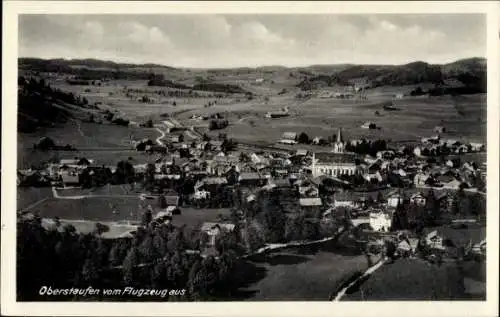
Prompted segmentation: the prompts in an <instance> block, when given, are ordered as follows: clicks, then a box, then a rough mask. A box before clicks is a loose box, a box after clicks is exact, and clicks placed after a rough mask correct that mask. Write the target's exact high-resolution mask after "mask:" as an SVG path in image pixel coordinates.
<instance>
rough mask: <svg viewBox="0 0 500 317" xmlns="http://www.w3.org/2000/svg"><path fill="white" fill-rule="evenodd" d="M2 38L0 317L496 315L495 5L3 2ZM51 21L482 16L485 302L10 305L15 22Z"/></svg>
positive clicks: (499, 18) (499, 98) (498, 98)
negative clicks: (29, 18)
mask: <svg viewBox="0 0 500 317" xmlns="http://www.w3.org/2000/svg"><path fill="white" fill-rule="evenodd" d="M3 9H4V10H3V34H2V48H3V60H2V66H3V67H2V79H3V80H2V83H3V85H2V105H3V107H2V110H3V113H2V154H3V155H2V166H3V169H2V183H1V184H2V218H1V219H2V236H1V237H2V239H1V240H2V241H1V245H2V249H1V258H2V262H1V264H2V266H1V269H2V271H1V272H2V275H1V296H2V297H1V305H0V307H1V314H2V315H36V316H53V315H63V316H64V315H69V314H72V315H75V316H84V315H99V316H120V315H124V316H144V315H150V316H252V317H254V316H257V315H258V316H287V317H292V316H301V317H302V316H304V314H306V315H307V316H331V315H339V316H365V315H368V314H369V315H381V316H400V315H404V316H407V317H410V316H419V317H420V316H496V315H497V314H498V244H497V242H498V223H499V218H498V212H499V197H500V196H499V191H498V183H499V170H498V166H499V163H500V160H499V142H500V141H499V136H500V134H499V125H500V119H499V105H500V94H499V92H498V89H499V87H500V84H499V83H500V81H499V70H500V65H499V59H500V51H499V42H500V39H499V34H500V33H499V30H500V25H499V24H500V23H499V22H500V15H499V12H500V4H499V3H497V2H495V1H482V2H480V1H478V2H472V1H471V2H461V1H460V2H456V1H455V2H452V1H450V2H448V1H447V2H437V1H432V2H430V1H429V2H405V3H402V2H392V1H391V2H371V1H370V2H354V3H352V2H351V3H350V2H315V3H312V2H250V1H249V2H146V1H135V2H123V3H116V2H104V1H103V2H100V1H99V2H97V1H87V2H72V1H67V2H62V1H6V2H4V6H3ZM21 13H52V14H54V13H59V14H91V13H93V14H105V13H114V14H158V13H163V14H164V13H196V14H210V13H211V14H215V13H226V14H228V13H233V14H250V13H261V14H264V13H266V14H270V13H273V14H276V13H284V14H304V13H310V14H319V13H322V14H326V13H336V14H339V13H486V14H487V21H488V24H487V25H488V28H487V37H488V45H487V47H488V55H487V57H488V98H487V100H488V128H487V133H488V135H487V140H488V142H487V144H488V154H487V164H488V176H487V178H488V179H487V183H488V201H487V205H488V224H487V239H488V241H489V247H488V251H487V252H488V254H487V257H488V268H487V278H488V285H487V291H488V293H487V294H488V295H487V301H486V302H363V303H360V302H357V303H356V302H337V303H330V302H265V303H264V302H226V303H206V302H204V303H147V304H146V303H36V304H35V303H16V302H15V245H16V244H15V221H16V219H15V218H16V214H15V208H14V206H15V204H16V186H15V181H14V180H15V178H16V166H15V164H16V163H15V162H16V161H17V159H16V156H17V142H16V126H17V115H16V111H17V110H16V106H15V105H16V104H17V103H16V101H17V100H16V98H17V95H16V91H17V88H16V85H17V56H18V55H17V45H18V44H17V27H18V26H17V16H18V14H21Z"/></svg>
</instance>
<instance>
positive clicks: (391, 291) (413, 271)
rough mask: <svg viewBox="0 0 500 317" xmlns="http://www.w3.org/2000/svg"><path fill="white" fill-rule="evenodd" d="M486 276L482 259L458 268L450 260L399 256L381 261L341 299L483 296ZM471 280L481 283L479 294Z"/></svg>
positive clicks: (467, 298)
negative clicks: (435, 262) (437, 261)
mask: <svg viewBox="0 0 500 317" xmlns="http://www.w3.org/2000/svg"><path fill="white" fill-rule="evenodd" d="M485 277H486V265H485V263H484V262H483V263H477V262H467V263H465V264H464V267H462V268H459V267H458V266H457V264H455V263H453V262H445V263H444V264H443V265H441V266H437V265H433V264H430V263H427V262H425V261H423V260H420V259H400V260H397V261H396V262H394V263H391V264H385V265H383V266H382V267H381V268H380V269H379V270H377V271H376V272H375V273H374V274H373V275H372V276H370V278H369V279H368V280H366V281H365V282H364V283H363V284H361V285H360V286H359V288H358V289H353V290H352V292H350V294H346V296H345V297H343V298H342V301H360V300H364V301H377V300H388V301H390V300H394V301H395V300H485V295H486V294H485V293H486V287H485V285H486V284H485ZM472 281H476V282H478V283H479V284H482V285H483V292H482V294H481V292H477V290H475V291H474V293H475V294H472V291H471V290H470V289H469V288H470V286H471V285H472V284H473V283H472ZM478 293H479V294H478Z"/></svg>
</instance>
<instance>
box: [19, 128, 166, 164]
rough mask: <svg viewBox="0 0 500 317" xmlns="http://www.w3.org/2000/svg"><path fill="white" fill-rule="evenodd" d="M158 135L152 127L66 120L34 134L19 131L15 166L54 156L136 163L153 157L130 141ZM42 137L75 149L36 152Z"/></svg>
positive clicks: (41, 160)
mask: <svg viewBox="0 0 500 317" xmlns="http://www.w3.org/2000/svg"><path fill="white" fill-rule="evenodd" d="M159 135H160V134H159V133H158V131H157V130H156V129H154V128H149V129H148V128H138V127H134V126H129V127H120V126H116V125H109V124H102V125H100V124H93V123H85V122H82V123H78V124H76V123H75V122H74V121H69V122H67V123H66V124H65V125H64V126H63V127H56V128H46V129H43V130H41V131H40V132H37V133H19V134H18V151H17V164H18V168H29V167H30V166H31V165H32V164H40V163H41V162H47V161H49V160H51V159H52V160H54V159H63V158H74V157H86V158H89V159H94V160H95V161H96V164H99V165H101V164H104V165H116V164H117V163H118V162H119V161H120V160H124V159H128V158H129V157H132V158H133V159H135V160H137V161H139V162H144V163H145V162H149V161H152V160H154V157H151V156H148V155H145V154H143V153H139V152H137V151H135V150H134V149H133V147H132V145H131V142H130V141H131V140H132V139H133V140H138V139H143V138H149V139H152V140H155V139H156V138H157V137H158V136H159ZM41 136H47V137H49V138H51V139H52V140H54V142H56V144H57V145H66V144H70V145H72V146H74V147H76V149H77V151H47V152H43V151H35V150H33V144H35V143H36V142H37V141H38V140H39V139H40V137H41Z"/></svg>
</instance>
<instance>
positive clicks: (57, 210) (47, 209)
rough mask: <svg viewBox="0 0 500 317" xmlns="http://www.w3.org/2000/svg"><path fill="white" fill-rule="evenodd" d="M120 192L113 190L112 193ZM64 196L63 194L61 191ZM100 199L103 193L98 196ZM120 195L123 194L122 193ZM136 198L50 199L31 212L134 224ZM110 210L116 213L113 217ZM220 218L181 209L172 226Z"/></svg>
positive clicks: (225, 212) (155, 204)
mask: <svg viewBox="0 0 500 317" xmlns="http://www.w3.org/2000/svg"><path fill="white" fill-rule="evenodd" d="M49 190H50V189H49ZM115 190H116V191H118V190H120V189H119V188H118V187H116V188H113V192H115ZM77 191H79V193H75V192H73V193H71V194H72V195H76V194H79V195H83V194H85V191H81V190H77ZM61 192H64V191H60V193H61ZM98 194H100V195H103V194H106V193H105V192H101V193H98ZM121 194H123V192H122V193H121ZM139 202H140V200H139V198H138V197H137V198H136V197H111V198H102V197H91V198H85V199H55V198H50V199H48V200H46V201H44V202H42V203H41V204H40V205H38V206H36V208H33V209H32V210H31V211H32V212H35V211H38V212H39V214H40V216H41V217H43V218H54V217H59V218H61V219H69V220H89V221H121V220H128V221H137V220H140V213H139V211H140V208H139ZM148 204H150V205H151V206H152V207H153V209H154V210H155V212H158V211H160V209H159V208H158V202H157V200H156V199H152V200H147V201H146V202H145V203H144V204H143V206H147V205H148ZM113 210H117V211H118V213H116V214H114V213H113ZM219 214H220V215H223V216H226V217H227V216H229V214H230V211H229V209H195V208H182V207H181V214H180V215H175V216H174V219H173V223H174V224H175V225H179V226H182V225H187V226H188V227H193V226H197V225H199V224H202V223H203V222H207V221H214V222H215V221H218V219H219Z"/></svg>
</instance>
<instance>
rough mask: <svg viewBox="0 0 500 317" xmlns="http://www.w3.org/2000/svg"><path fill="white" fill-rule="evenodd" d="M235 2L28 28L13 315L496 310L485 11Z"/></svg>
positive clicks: (15, 135)
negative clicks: (287, 307) (66, 310)
mask: <svg viewBox="0 0 500 317" xmlns="http://www.w3.org/2000/svg"><path fill="white" fill-rule="evenodd" d="M20 2H23V1H20ZM132 3H133V2H131V4H132ZM11 4H12V3H11ZM42 4H43V3H42ZM42 4H40V5H41V7H43V5H42ZM465 4H467V2H465ZM493 4H494V3H493ZM89 5H90V4H89ZM92 5H93V6H95V7H97V6H98V3H92ZM108 5H109V6H111V7H116V6H120V5H122V6H127V3H126V2H122V3H121V4H117V3H113V4H109V3H108ZM179 5H180V4H179ZM233 5H237V3H236V2H235V3H233ZM256 5H258V4H254V6H253V7H252V8H255V6H256ZM275 5H276V4H275ZM351 5H352V6H354V5H355V4H351ZM400 5H401V6H402V7H404V4H403V3H400ZM469 5H472V4H470V3H469ZM52 6H53V7H57V3H56V4H53V5H52ZM240 6H241V12H239V13H238V14H236V13H231V12H229V13H226V12H225V11H224V10H221V12H214V11H213V10H211V11H209V12H208V13H201V12H197V13H193V12H189V11H186V12H174V13H171V12H168V11H166V10H165V13H162V12H150V13H141V12H137V11H136V12H134V11H133V10H132V6H131V10H130V12H127V13H123V12H121V13H108V12H106V10H103V11H101V12H100V11H96V10H93V11H91V12H90V13H85V12H83V13H82V12H77V11H76V9H75V12H72V13H66V12H65V13H64V14H61V13H56V12H55V13H51V12H50V11H48V12H41V11H40V12H29V13H19V14H18V15H17V34H10V39H11V41H12V42H14V44H15V43H17V44H16V47H17V50H16V52H15V53H14V54H15V56H14V58H13V59H12V63H11V65H15V66H11V68H15V71H16V72H15V74H16V75H12V74H10V75H9V79H11V78H12V81H14V80H16V82H15V83H11V84H10V86H12V87H15V88H16V91H17V96H15V92H14V91H12V93H11V94H12V96H11V99H10V100H11V102H9V104H7V105H6V104H5V103H4V102H3V104H4V107H8V108H10V109H12V110H11V111H10V110H9V111H10V112H9V113H12V114H14V116H15V117H9V118H6V111H5V109H4V114H3V123H4V125H5V124H6V123H7V124H9V123H10V125H11V126H10V127H9V129H10V130H9V131H10V132H9V133H10V134H11V135H12V140H15V141H12V142H14V143H12V144H13V147H12V148H9V149H10V150H9V151H10V152H8V151H7V150H6V148H3V150H2V161H3V163H4V164H2V165H3V166H4V167H3V168H2V192H4V187H5V190H7V188H9V189H8V190H9V192H12V193H14V192H15V197H14V198H13V201H11V204H10V205H9V206H7V207H6V206H5V205H4V204H2V218H3V219H4V215H5V214H7V213H8V214H9V218H8V219H9V222H6V221H4V220H2V240H4V239H3V238H4V233H5V234H7V233H8V234H9V235H12V236H11V240H12V241H10V243H9V245H8V248H9V249H11V250H12V252H10V251H9V264H10V266H12V267H13V269H12V272H14V273H13V274H14V275H13V276H11V277H10V279H9V283H10V284H11V285H10V286H9V292H12V295H9V296H10V298H13V300H14V301H15V302H17V303H40V302H41V303H52V302H65V303H74V302H81V303H93V302H105V303H116V302H127V303H138V304H145V303H165V304H166V305H169V304H170V303H171V302H176V303H192V305H197V304H195V303H199V302H217V303H224V302H247V303H246V305H248V304H249V303H255V305H257V304H258V303H259V302H282V303H288V302H292V304H293V302H308V303H310V304H311V305H314V303H317V302H325V303H326V302H351V303H353V302H356V303H359V302H388V301H398V302H402V301H404V302H408V301H409V302H410V304H411V302H414V303H417V302H420V301H426V302H444V301H446V302H467V303H486V300H487V297H488V300H493V299H494V298H496V296H491V295H490V293H489V290H490V288H489V286H488V284H490V283H497V282H498V281H497V279H495V281H492V280H491V279H490V277H491V276H487V271H488V273H489V272H490V271H489V270H488V265H491V263H493V266H495V263H496V269H498V245H497V244H496V243H498V242H497V241H496V240H495V239H493V240H491V238H494V237H495V236H493V237H490V236H487V231H488V233H489V232H491V231H490V229H488V230H487V223H488V222H490V221H493V222H494V223H492V224H489V225H488V226H490V225H493V226H497V225H498V201H497V202H495V203H494V204H496V205H494V206H496V209H493V210H490V212H489V213H488V212H487V210H489V209H490V208H491V207H488V206H489V204H491V203H492V202H490V199H487V196H488V195H490V196H489V198H492V199H493V200H498V183H493V182H492V180H493V181H495V182H498V175H496V174H498V170H493V173H495V175H496V176H494V178H490V175H489V174H490V173H491V171H490V170H489V169H488V168H487V167H488V166H489V167H492V166H493V168H495V166H496V168H498V162H499V161H498V137H499V136H498V135H497V136H490V135H489V131H490V130H489V129H490V128H489V127H488V124H491V122H490V121H491V120H493V121H492V122H493V124H495V125H496V124H497V122H498V121H497V120H498V100H497V101H495V100H493V103H492V101H491V100H490V99H489V94H490V89H491V87H492V86H491V85H490V80H491V81H492V80H495V81H496V86H493V87H496V89H497V90H498V87H499V86H498V78H497V77H488V76H492V75H490V74H489V72H491V65H492V64H490V63H492V62H493V61H492V60H493V58H494V59H495V64H494V66H495V68H496V69H495V71H496V72H498V70H499V69H498V64H497V62H498V56H493V58H492V59H490V58H489V57H490V56H491V55H488V52H489V50H491V48H492V47H493V46H495V47H494V49H498V48H497V47H498V29H497V30H495V32H494V33H495V37H494V38H493V40H492V39H491V37H488V34H491V32H490V33H488V23H489V22H491V21H492V19H491V18H489V15H490V14H491V12H487V11H485V10H484V7H485V5H484V3H483V7H481V6H478V10H477V11H478V12H473V11H468V12H461V11H460V10H458V9H457V11H459V12H455V10H453V9H452V8H458V7H459V6H458V5H456V4H455V5H451V6H450V9H449V12H441V13H432V12H430V13H429V12H425V11H424V12H423V13H421V12H418V11H415V12H408V11H403V12H401V13H394V12H388V13H384V12H373V13H367V12H360V13H356V12H349V13H344V12H340V11H339V12H336V11H335V10H333V9H332V10H326V11H323V12H314V13H308V12H302V13H298V12H293V13H287V12H286V11H284V10H286V7H284V6H279V4H278V5H277V6H278V7H279V8H281V9H282V12H279V11H277V12H275V13H269V12H266V13H259V12H258V11H256V12H255V13H253V12H252V10H245V6H244V3H242V4H240ZM472 6H473V5H472ZM486 6H487V5H486ZM375 8H376V6H375ZM444 8H445V10H446V5H445V4H444ZM481 8H483V9H481ZM493 8H495V7H494V6H493ZM47 10H48V9H47ZM496 20H498V18H496ZM4 23H5V21H4ZM4 25H5V24H4ZM4 40H5V39H4ZM491 41H493V42H494V44H491V43H490V42H491ZM495 41H496V42H495ZM495 52H497V51H495ZM496 55H498V53H497V54H496ZM4 62H5V60H4ZM488 88H490V89H488ZM9 92H10V91H9ZM496 94H497V95H495V96H498V92H496ZM496 99H498V98H496ZM495 102H496V104H495ZM492 107H496V108H497V109H496V111H495V112H493V110H491V108H492ZM495 116H496V117H495ZM4 125H2V126H3V127H4ZM4 129H6V127H4ZM495 129H496V130H491V131H496V133H498V128H495ZM4 131H6V130H4ZM2 135H3V136H4V137H7V136H6V133H5V132H4V133H2ZM488 140H489V141H490V142H488ZM492 141H493V143H494V144H491V142H492ZM2 144H5V143H4V142H2ZM490 151H494V152H495V155H496V156H495V157H493V161H491V159H492V157H491V156H489V155H490ZM495 160H496V164H495ZM6 163H9V165H8V167H7V165H5V164H6ZM5 173H8V174H9V175H10V176H12V179H9V183H7V181H6V180H4V176H6V175H5ZM14 175H15V177H16V184H14V179H13V177H14ZM492 193H493V196H491V195H492ZM6 195H9V194H6ZM495 196H496V197H495ZM2 197H4V193H2ZM9 197H13V195H12V196H9ZM2 200H3V199H2ZM492 213H496V214H495V215H492ZM491 217H493V220H491V219H492V218H491ZM10 219H12V221H10ZM495 228H496V229H495ZM4 229H6V230H5V231H4ZM7 229H8V230H7ZM493 229H494V230H495V231H496V232H497V233H498V227H494V228H493ZM496 237H498V236H496ZM487 238H489V239H490V242H491V243H494V244H493V245H491V244H490V248H491V247H493V248H494V249H496V250H495V251H494V252H496V253H493V254H492V255H491V256H492V258H490V256H487V253H488V254H490V253H489V248H487V246H486V242H487ZM5 247H6V243H2V271H3V270H4V266H5V264H6V263H7V262H6V261H5V258H4V248H5ZM14 250H15V251H14ZM487 251H488V252H487ZM14 252H15V253H14ZM489 261H494V262H489ZM495 261H496V262H495ZM5 279H6V277H5V276H4V273H2V284H4V282H6V281H5ZM487 281H488V283H487ZM493 285H496V287H497V286H498V284H493ZM487 290H488V296H487ZM493 291H495V292H498V290H493ZM2 293H4V285H2ZM494 294H495V293H493V295H494ZM2 295H4V294H2ZM490 296H491V297H490ZM493 297H494V298H493ZM496 300H497V299H496ZM490 304H491V303H490ZM331 305H337V304H335V303H331ZM449 305H450V307H453V304H449ZM496 305H498V304H496ZM2 306H3V305H2ZM70 306H71V305H69V307H70ZM44 307H50V306H44ZM222 307H223V306H222ZM243 307H245V308H244V309H245V310H250V311H251V310H252V308H251V307H253V306H243ZM311 307H313V306H311ZM335 307H336V306H332V308H331V309H330V310H332V311H335V310H336V308H335ZM362 307H363V306H358V308H359V309H361V311H363V309H362ZM400 307H401V306H400ZM417 307H418V306H417ZM496 307H497V308H498V306H496ZM47 309H48V308H47ZM70 310H71V309H70ZM165 310H169V308H168V306H165ZM2 311H3V310H2ZM47 311H50V310H47ZM187 311H188V310H187ZM358 312H359V311H358ZM400 312H401V311H400ZM96 313H98V314H101V312H96ZM124 313H126V311H125V312H124ZM206 313H207V314H208V312H206ZM368 313H369V312H367V311H365V312H364V314H368ZM141 314H143V315H147V311H143V312H142V313H141ZM235 314H236V313H235ZM255 314H257V311H255ZM207 316H208V315H207Z"/></svg>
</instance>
